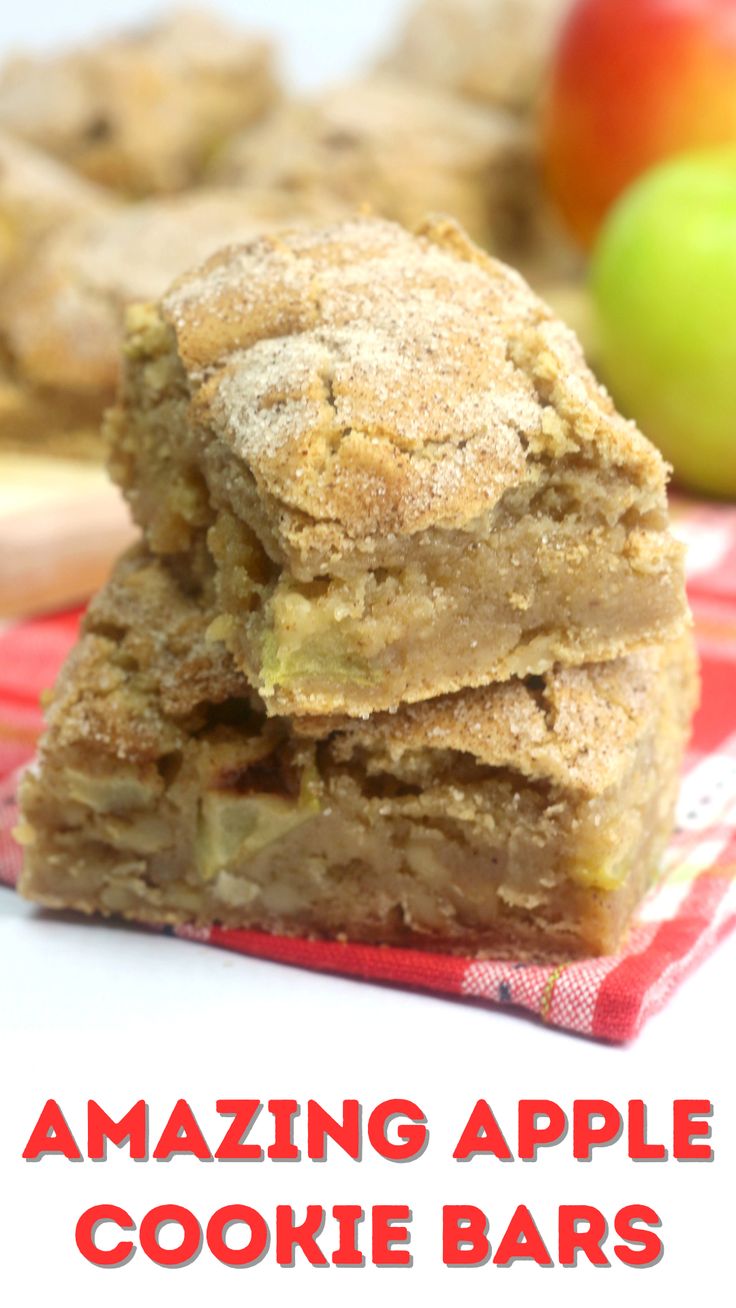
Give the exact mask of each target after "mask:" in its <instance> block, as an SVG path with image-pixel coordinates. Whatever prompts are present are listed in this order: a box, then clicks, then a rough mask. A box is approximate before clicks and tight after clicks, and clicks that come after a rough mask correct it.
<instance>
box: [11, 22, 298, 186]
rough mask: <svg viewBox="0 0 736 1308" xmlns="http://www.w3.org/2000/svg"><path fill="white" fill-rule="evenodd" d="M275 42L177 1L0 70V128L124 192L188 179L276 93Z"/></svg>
mask: <svg viewBox="0 0 736 1308" xmlns="http://www.w3.org/2000/svg"><path fill="white" fill-rule="evenodd" d="M276 95H277V87H276V83H275V79H274V73H273V58H272V50H271V47H270V45H269V43H268V42H266V41H264V40H262V39H260V38H258V37H254V36H252V35H250V34H248V33H243V32H241V31H239V30H238V29H237V28H234V27H232V26H230V25H229V24H226V23H224V22H222V21H221V20H219V19H217V18H215V17H214V16H213V15H211V14H205V13H196V12H193V11H190V10H182V11H175V12H172V13H170V14H168V15H166V16H165V17H164V18H162V19H161V20H159V21H157V22H155V23H152V24H151V25H149V26H147V27H141V28H139V29H135V30H130V31H129V32H127V33H124V34H121V35H120V36H117V37H114V38H112V39H109V40H104V41H102V42H99V43H98V44H95V45H89V46H87V47H83V48H79V49H76V50H73V51H70V52H69V53H65V54H61V55H52V56H35V55H28V56H18V57H16V58H14V59H10V60H8V61H7V62H6V63H5V64H4V66H3V67H2V69H0V128H3V129H4V130H6V131H8V132H10V133H12V135H13V136H17V137H19V138H20V139H21V140H25V141H28V142H29V143H30V144H31V145H34V146H36V147H37V148H39V149H40V150H43V151H44V152H46V153H47V154H50V155H53V156H56V158H57V159H59V160H61V161H62V162H63V163H65V164H68V165H69V167H71V168H73V169H74V170H75V171H77V172H79V173H81V174H83V175H84V176H85V177H87V178H90V179H91V180H92V181H94V182H97V183H100V184H102V185H103V186H107V187H110V188H112V189H114V190H117V191H119V192H121V193H122V194H123V195H126V196H141V195H151V194H157V193H168V192H171V191H179V190H183V189H185V188H186V187H188V186H191V185H193V184H195V183H196V182H197V181H198V179H199V178H200V177H201V176H202V174H203V172H204V171H205V169H206V168H207V167H208V166H209V164H210V162H211V159H212V157H213V154H215V153H216V152H217V150H218V149H220V148H221V147H222V145H223V143H224V142H225V141H226V140H227V139H228V138H229V137H230V136H231V135H232V134H233V133H234V132H236V131H237V130H238V129H240V128H242V127H243V126H245V124H247V123H249V122H252V121H254V120H255V119H256V118H258V117H259V116H260V114H262V113H263V112H264V111H265V110H266V109H267V108H268V106H269V105H271V104H272V103H273V101H274V99H275V98H276Z"/></svg>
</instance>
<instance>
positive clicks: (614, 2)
mask: <svg viewBox="0 0 736 1308" xmlns="http://www.w3.org/2000/svg"><path fill="white" fill-rule="evenodd" d="M542 132H543V157H544V169H545V174H546V178H547V184H548V187H549V190H550V193H551V195H552V197H553V199H554V200H555V201H556V203H557V205H558V206H559V208H560V210H561V212H562V215H563V217H564V218H565V219H566V221H567V223H568V225H569V227H570V229H571V231H572V232H573V234H574V235H575V236H576V237H577V238H578V239H579V240H580V241H581V242H582V243H583V244H584V245H590V244H591V242H592V240H593V238H594V236H595V234H596V232H597V230H598V228H599V226H600V223H601V221H602V219H603V217H604V215H605V213H606V211H607V210H608V209H609V207H610V205H611V203H612V202H613V201H614V200H615V199H616V197H617V196H618V194H619V193H620V192H621V191H623V190H624V188H625V187H626V186H627V185H628V184H629V183H630V182H631V181H632V180H633V179H634V178H635V177H637V176H638V175H639V174H640V173H642V172H644V171H645V170H646V169H647V168H649V167H650V166H651V165H652V164H653V163H655V162H657V161H658V160H660V159H664V158H666V157H667V156H669V155H672V154H679V153H681V152H682V151H683V150H686V149H692V148H697V147H698V146H704V145H706V146H707V145H717V144H723V143H731V142H736V0H577V3H576V4H575V5H574V6H573V8H572V10H571V12H570V14H569V17H568V19H567V22H566V23H565V25H564V27H563V29H562V33H561V36H560V40H559V44H558V47H557V51H556V55H555V59H554V64H553V68H552V76H551V82H550V87H549V95H548V98H547V102H546V106H545V110H544V114H543V123H542Z"/></svg>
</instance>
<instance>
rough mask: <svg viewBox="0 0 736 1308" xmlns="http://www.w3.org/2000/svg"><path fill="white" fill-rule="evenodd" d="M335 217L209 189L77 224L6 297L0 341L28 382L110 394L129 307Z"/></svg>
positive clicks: (256, 195)
mask: <svg viewBox="0 0 736 1308" xmlns="http://www.w3.org/2000/svg"><path fill="white" fill-rule="evenodd" d="M74 180H75V181H77V182H78V185H79V186H80V188H82V187H84V185H85V184H84V183H83V182H82V181H81V180H80V179H74ZM90 189H92V188H90ZM1 199H2V196H1V193H0V203H1ZM1 212H2V211H1V209H0V213H1ZM336 212H337V205H336V203H335V202H333V201H331V200H329V199H327V198H326V197H325V198H323V197H319V196H316V195H315V196H311V197H305V198H304V200H303V202H302V204H301V206H300V205H299V203H298V202H297V201H295V200H293V199H292V198H291V197H289V196H287V195H285V194H278V193H274V192H268V191H260V190H246V189H243V190H241V191H236V190H224V189H223V190H215V189H212V190H201V191H194V192H192V193H191V194H187V195H178V196H172V197H169V198H165V199H155V200H147V201H142V202H140V203H138V204H134V205H126V206H123V207H119V208H117V209H115V210H112V211H111V212H103V214H102V215H101V216H99V217H94V218H92V219H90V220H89V221H86V222H76V223H73V224H71V225H68V226H67V227H65V228H64V229H62V230H61V231H60V232H59V233H58V235H56V236H52V237H51V238H50V239H48V240H46V241H45V242H44V243H43V246H42V248H41V249H40V250H39V252H38V253H37V255H36V257H35V258H34V259H33V260H32V261H29V262H27V263H26V264H25V265H23V266H21V268H20V269H19V271H18V273H17V274H16V275H15V276H13V277H12V278H11V279H10V280H9V282H8V284H7V285H6V286H5V287H3V289H2V291H1V292H0V336H2V338H3V339H4V342H5V345H6V347H7V349H8V350H9V352H10V354H11V356H12V358H13V360H14V364H15V367H16V369H17V371H18V372H19V374H20V375H22V376H24V377H25V378H27V379H28V380H30V381H32V382H34V383H37V384H40V385H44V386H53V387H58V388H59V389H60V390H76V391H80V392H86V393H90V392H96V391H106V392H111V391H112V389H113V387H114V385H115V383H116V381H117V377H118V372H119V367H120V344H121V338H122V332H123V317H124V312H125V309H126V307H127V306H128V305H130V304H132V303H134V302H136V301H139V300H151V299H155V298H156V297H158V296H160V295H163V293H164V292H165V291H166V289H167V288H168V286H169V285H170V283H171V282H172V281H174V279H175V278H176V277H178V276H179V275H180V274H181V273H182V272H183V271H184V270H185V269H186V268H189V267H192V266H195V265H197V264H199V263H201V262H202V261H203V260H205V259H206V258H208V257H209V256H210V255H212V254H213V253H214V252H215V251H216V250H219V249H220V248H221V247H222V246H226V245H230V244H232V243H233V242H242V241H247V240H252V239H253V238H254V237H255V236H257V235H258V234H259V233H260V232H262V231H264V230H267V229H269V228H271V227H274V226H281V225H282V224H283V223H285V222H291V223H296V222H298V221H300V220H301V219H302V218H303V219H305V220H306V219H311V220H315V219H322V220H323V221H324V220H325V219H327V218H330V217H333V216H335V214H336Z"/></svg>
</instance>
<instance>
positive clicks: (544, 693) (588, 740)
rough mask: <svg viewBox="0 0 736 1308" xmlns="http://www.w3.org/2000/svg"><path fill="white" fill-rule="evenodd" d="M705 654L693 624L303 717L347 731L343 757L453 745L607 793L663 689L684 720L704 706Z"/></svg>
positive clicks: (314, 727)
mask: <svg viewBox="0 0 736 1308" xmlns="http://www.w3.org/2000/svg"><path fill="white" fill-rule="evenodd" d="M696 687H697V677H696V665H695V655H694V650H693V644H692V638H691V637H690V635H689V633H688V635H687V636H685V637H682V638H681V639H679V640H676V641H671V642H668V643H667V644H665V645H658V646H649V647H645V648H643V649H641V650H639V651H637V652H636V653H634V654H630V655H628V656H627V657H626V658H620V659H613V660H611V661H610V662H607V663H591V664H584V665H583V666H581V667H568V668H560V667H558V668H555V669H554V670H553V671H552V672H550V673H548V674H546V675H545V676H540V677H527V678H525V679H524V680H517V679H515V680H512V681H508V682H503V683H497V684H493V685H489V686H483V687H479V688H478V689H475V690H469V691H462V692H460V693H457V694H454V695H443V696H441V697H439V698H437V699H430V700H423V701H422V702H421V703H418V704H409V705H404V706H402V708H401V709H400V711H399V712H398V713H380V714H376V715H374V716H373V717H372V718H371V719H370V720H369V721H360V720H358V719H352V720H347V719H333V720H332V721H330V720H329V719H311V720H310V719H303V720H300V721H299V722H298V723H297V730H298V731H299V732H300V733H302V734H305V735H315V736H317V737H320V736H323V735H324V734H325V733H327V732H328V731H329V730H330V729H332V730H335V731H338V732H339V733H340V738H341V747H340V750H339V753H338V757H342V758H349V757H350V755H351V753H352V752H353V750H354V749H356V748H362V749H368V750H372V751H373V752H376V751H377V749H378V748H379V746H382V747H383V748H384V749H385V751H386V754H387V756H388V758H389V759H392V760H396V759H399V758H401V757H402V755H403V754H405V753H406V752H407V751H413V750H417V749H427V748H430V749H434V750H442V749H451V750H455V751H458V752H460V753H465V754H471V755H472V756H473V757H474V758H475V759H477V760H478V761H479V762H482V763H485V764H487V765H489V766H491V767H504V768H510V769H513V770H514V771H516V772H519V773H521V774H522V775H523V776H526V777H529V778H534V779H544V780H546V781H549V782H552V783H553V784H555V785H559V786H564V787H567V788H569V789H573V790H579V791H584V792H586V793H588V794H592V795H595V794H601V793H602V792H603V791H604V790H606V789H608V787H609V786H612V785H614V784H616V782H617V781H619V780H620V779H621V777H622V776H623V775H624V774H625V772H626V770H627V768H628V767H629V766H630V765H631V762H632V760H633V757H634V754H635V752H636V748H637V745H638V742H639V741H640V739H641V736H642V734H643V733H644V732H645V731H646V730H647V729H648V727H649V725H650V723H651V722H652V720H653V716H656V714H657V712H658V710H659V705H660V702H661V699H662V696H663V695H665V694H667V695H670V694H673V692H674V694H675V696H676V698H678V699H679V703H680V708H681V724H682V727H683V728H684V727H685V725H686V724H687V722H688V721H689V719H690V716H691V714H692V711H693V708H694V706H695V695H696Z"/></svg>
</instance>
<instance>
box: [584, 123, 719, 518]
mask: <svg viewBox="0 0 736 1308" xmlns="http://www.w3.org/2000/svg"><path fill="white" fill-rule="evenodd" d="M591 282H592V291H593V298H594V302H595V308H596V316H597V319H598V321H597V332H598V347H599V353H598V358H599V360H600V366H601V372H602V373H603V378H604V380H605V381H606V382H607V384H608V385H609V387H610V389H611V391H612V393H613V396H614V399H615V400H616V401H617V403H618V404H619V406H620V408H621V409H622V410H623V412H624V413H626V414H627V416H628V417H631V418H634V419H635V420H636V421H637V423H638V424H639V426H640V427H641V428H642V429H643V431H645V432H646V434H647V435H648V436H649V437H650V438H651V439H652V440H653V441H654V442H655V443H656V444H657V445H658V446H659V447H660V449H661V450H662V453H663V454H664V455H665V458H667V459H668V460H669V461H670V463H672V465H673V467H674V469H675V476H676V479H677V480H678V481H680V482H681V483H683V484H684V485H688V486H691V487H693V488H695V489H697V490H701V491H705V492H707V493H708V494H713V495H722V496H736V148H731V147H728V148H723V149H718V150H715V151H711V150H709V151H704V152H699V153H698V154H693V155H684V156H680V157H679V158H678V159H676V160H673V161H671V162H669V163H666V164H663V165H661V166H660V167H657V168H655V169H653V170H652V171H651V172H649V173H647V174H646V175H645V176H644V177H643V178H641V179H640V180H639V181H638V182H636V183H635V184H634V185H633V186H632V187H631V188H630V189H629V190H628V191H627V192H626V193H625V195H624V196H623V197H622V199H621V200H620V201H619V202H618V204H617V205H616V206H615V208H614V209H613V210H612V212H611V213H610V215H609V217H608V219H607V221H606V223H605V224H604V227H603V229H602V231H601V233H600V237H599V240H598V243H597V246H596V250H595V252H594V257H593V263H592V267H591Z"/></svg>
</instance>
